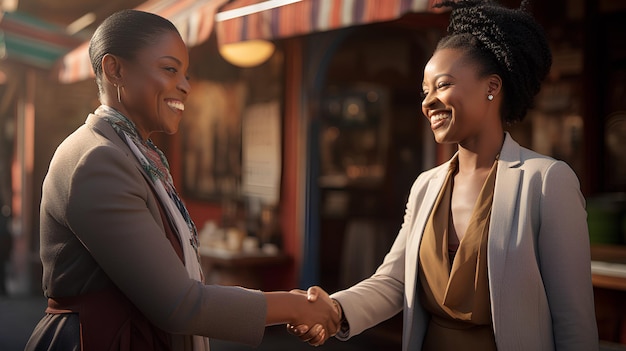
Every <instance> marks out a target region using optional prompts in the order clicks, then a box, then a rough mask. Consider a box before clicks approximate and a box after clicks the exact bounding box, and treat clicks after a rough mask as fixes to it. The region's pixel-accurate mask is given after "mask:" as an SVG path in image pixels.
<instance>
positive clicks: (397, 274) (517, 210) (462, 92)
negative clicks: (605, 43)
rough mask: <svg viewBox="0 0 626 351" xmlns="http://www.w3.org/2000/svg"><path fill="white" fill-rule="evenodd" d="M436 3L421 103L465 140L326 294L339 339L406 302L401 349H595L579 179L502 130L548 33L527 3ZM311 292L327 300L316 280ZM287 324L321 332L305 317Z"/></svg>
mask: <svg viewBox="0 0 626 351" xmlns="http://www.w3.org/2000/svg"><path fill="white" fill-rule="evenodd" d="M523 5H524V4H523ZM439 6H449V7H452V13H451V22H450V25H449V27H448V33H449V34H448V36H446V37H444V38H443V39H441V41H440V42H439V43H438V45H437V48H436V50H435V52H434V54H433V56H432V58H431V59H430V61H428V63H427V65H426V67H425V69H424V80H423V83H422V89H423V96H424V100H423V102H422V112H423V114H424V116H425V117H426V118H427V119H428V121H429V122H430V126H431V129H432V131H433V133H434V136H435V140H436V141H437V142H438V143H446V144H450V143H453V144H457V145H458V151H457V152H456V154H455V155H454V156H453V157H452V159H451V160H449V161H448V162H446V163H444V164H442V165H440V166H438V167H436V168H434V169H431V170H429V171H426V172H424V173H422V174H421V175H420V176H419V177H418V178H417V180H416V181H415V183H414V184H413V187H412V189H411V192H410V195H409V198H408V203H407V207H406V214H405V217H404V224H403V225H402V228H401V229H400V232H399V233H398V236H397V238H396V240H395V243H394V244H393V247H392V248H391V250H390V251H389V253H388V254H387V256H386V257H385V260H384V262H383V263H382V265H381V266H380V267H379V268H378V270H377V271H376V272H375V273H374V275H372V276H371V277H370V278H367V279H365V280H364V281H362V282H360V283H358V284H356V285H355V286H353V287H351V288H349V289H346V290H343V291H340V292H337V293H335V294H333V295H331V296H330V298H332V299H333V300H334V301H335V302H336V304H337V306H338V309H339V311H340V315H341V316H342V327H341V329H340V332H339V334H338V337H339V338H340V339H343V340H346V339H348V338H350V337H352V336H354V335H357V334H359V333H361V332H362V331H364V330H365V329H367V328H370V327H372V326H374V325H376V324H377V323H380V322H381V321H384V320H386V319H388V318H390V317H392V316H393V315H395V314H397V313H398V312H400V311H403V312H404V329H403V343H402V344H403V347H402V349H403V350H423V351H431V350H437V351H447V350H454V351H457V350H480V351H489V350H504V351H508V350H520V351H530V350H533V351H536V350H566V351H572V350H581V351H591V350H597V349H598V336H597V328H596V321H595V313H594V301H593V288H592V284H591V268H590V252H589V237H588V231H587V223H586V212H585V200H584V198H583V196H582V194H581V192H580V185H579V182H578V179H577V177H576V175H575V174H574V172H573V171H572V169H571V168H570V167H569V166H568V165H567V164H565V163H564V162H562V161H558V160H555V159H553V158H550V157H547V156H543V155H540V154H537V153H535V152H533V151H531V150H528V149H526V148H523V147H521V146H520V145H519V144H518V143H516V142H515V141H514V140H513V139H512V138H511V136H510V135H509V134H508V133H507V132H505V131H504V125H505V124H511V123H514V122H516V121H520V120H522V119H523V118H524V116H525V115H526V113H527V111H528V109H529V108H530V107H531V105H532V103H533V99H534V97H535V95H536V94H537V93H538V92H539V89H540V86H541V82H542V81H543V79H544V78H545V77H546V75H547V74H548V72H549V70H550V65H551V54H550V49H549V47H548V43H547V40H546V37H545V34H544V32H543V30H542V29H541V27H540V26H539V25H538V24H537V23H536V22H535V20H534V19H533V18H532V17H531V15H530V14H528V13H527V12H526V11H525V10H524V6H522V7H521V8H520V9H508V8H504V7H502V6H500V5H497V4H495V3H493V2H489V1H488V2H485V1H475V0H474V1H459V2H456V3H455V2H449V1H446V2H444V3H442V4H440V5H439ZM308 294H309V297H310V298H311V300H315V299H316V298H324V299H326V298H328V296H327V294H326V293H325V292H324V291H323V290H322V289H321V288H319V287H312V288H310V289H309V291H308ZM289 329H290V331H291V332H292V333H294V334H296V335H299V336H300V338H301V339H303V340H305V341H308V342H309V343H313V344H319V343H321V342H323V341H324V340H323V338H322V337H320V336H319V335H317V334H316V333H314V332H312V331H309V328H308V326H306V325H299V326H290V327H289Z"/></svg>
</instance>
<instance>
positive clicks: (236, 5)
mask: <svg viewBox="0 0 626 351" xmlns="http://www.w3.org/2000/svg"><path fill="white" fill-rule="evenodd" d="M436 2H437V1H435V0H266V1H260V0H234V1H231V2H230V3H228V4H226V5H224V6H223V7H222V8H220V12H219V13H218V14H217V16H216V22H217V24H216V30H217V36H218V42H219V44H220V45H223V44H230V43H235V42H239V41H246V40H255V39H265V40H272V39H279V38H287V37H293V36H298V35H303V34H309V33H313V32H321V31H328V30H333V29H339V28H344V27H349V26H356V25H361V24H368V23H375V22H385V21H391V20H394V19H397V18H399V17H401V16H402V15H404V14H406V13H409V12H429V11H431V12H439V11H438V10H435V9H433V4H434V3H436Z"/></svg>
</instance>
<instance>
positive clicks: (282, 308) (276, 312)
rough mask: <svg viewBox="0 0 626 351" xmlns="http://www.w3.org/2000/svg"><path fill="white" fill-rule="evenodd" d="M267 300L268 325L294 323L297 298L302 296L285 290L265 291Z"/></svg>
mask: <svg viewBox="0 0 626 351" xmlns="http://www.w3.org/2000/svg"><path fill="white" fill-rule="evenodd" d="M263 295H265V301H266V302H267V313H266V317H265V324H266V325H276V324H287V323H293V322H294V320H295V315H296V304H297V299H298V298H300V299H302V297H300V296H297V295H294V294H290V293H288V292H284V291H275V292H265V293H263Z"/></svg>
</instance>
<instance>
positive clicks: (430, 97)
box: [422, 92, 436, 117]
mask: <svg viewBox="0 0 626 351" xmlns="http://www.w3.org/2000/svg"><path fill="white" fill-rule="evenodd" d="M435 102H436V98H435V96H434V94H433V93H430V92H429V93H428V94H426V95H425V96H424V99H423V100H422V113H424V116H426V117H428V109H430V108H432V106H433V105H434V104H435Z"/></svg>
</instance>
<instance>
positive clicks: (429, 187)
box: [404, 156, 456, 322]
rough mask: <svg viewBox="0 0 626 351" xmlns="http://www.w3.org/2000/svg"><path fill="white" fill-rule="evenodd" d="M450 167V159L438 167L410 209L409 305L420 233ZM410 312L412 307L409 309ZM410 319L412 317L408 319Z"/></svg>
mask: <svg viewBox="0 0 626 351" xmlns="http://www.w3.org/2000/svg"><path fill="white" fill-rule="evenodd" d="M455 157H456V156H455ZM449 167H450V161H448V162H446V163H445V164H443V165H441V166H440V167H439V170H438V171H437V172H435V173H434V174H433V176H432V177H431V178H430V179H429V180H428V181H427V184H426V193H425V194H424V197H423V199H417V201H416V202H415V203H414V208H412V209H411V210H412V211H413V213H414V214H416V217H415V218H414V221H413V223H412V225H411V227H410V228H411V232H410V233H409V234H408V237H407V247H406V256H407V258H406V263H405V270H406V273H405V287H404V288H405V294H406V296H407V303H408V305H409V307H411V306H413V304H414V303H415V284H416V281H417V264H418V251H419V246H420V242H421V240H422V234H423V233H424V228H425V227H426V222H427V221H428V218H429V217H430V213H431V211H432V209H433V206H434V205H435V200H437V195H439V191H440V190H441V187H442V186H443V182H444V180H445V179H446V174H447V172H448V169H449ZM410 311H411V312H410V313H411V314H412V311H413V309H412V308H411V309H410ZM408 321H409V322H411V321H412V317H411V318H409V319H408Z"/></svg>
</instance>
